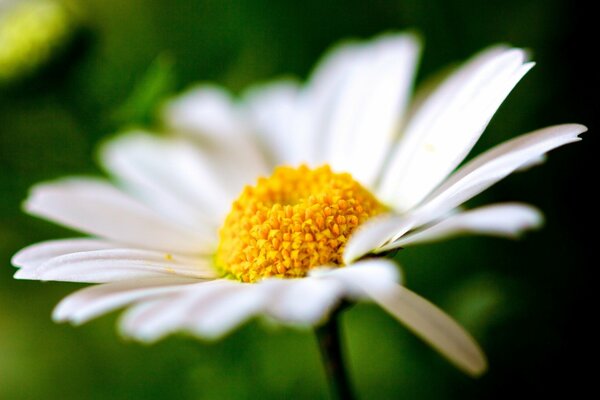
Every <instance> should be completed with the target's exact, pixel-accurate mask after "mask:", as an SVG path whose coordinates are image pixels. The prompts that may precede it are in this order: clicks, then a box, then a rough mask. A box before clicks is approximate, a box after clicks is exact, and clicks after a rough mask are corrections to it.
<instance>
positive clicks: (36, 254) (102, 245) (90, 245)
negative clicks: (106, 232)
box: [11, 238, 118, 268]
mask: <svg viewBox="0 0 600 400" xmlns="http://www.w3.org/2000/svg"><path fill="white" fill-rule="evenodd" d="M115 247H118V245H117V244H115V243H111V242H108V241H106V240H99V239H87V238H77V239H59V240H49V241H46V242H41V243H35V244H32V245H30V246H27V247H25V248H24V249H21V250H20V251H19V252H18V253H17V254H15V255H14V256H13V258H12V260H11V262H12V264H13V265H14V266H15V267H24V268H35V267H37V266H39V265H41V264H43V263H44V262H46V261H48V260H50V259H52V258H54V257H58V256H62V255H65V254H69V253H79V252H82V251H93V250H107V249H113V248H115Z"/></svg>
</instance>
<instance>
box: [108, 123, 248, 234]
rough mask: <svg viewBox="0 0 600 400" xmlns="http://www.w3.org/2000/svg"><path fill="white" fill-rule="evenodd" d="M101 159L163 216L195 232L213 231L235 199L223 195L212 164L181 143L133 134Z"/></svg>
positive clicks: (110, 145) (117, 142)
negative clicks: (201, 230)
mask: <svg viewBox="0 0 600 400" xmlns="http://www.w3.org/2000/svg"><path fill="white" fill-rule="evenodd" d="M100 156H101V160H102V163H103V164H104V166H105V167H106V168H107V169H108V171H109V172H111V173H112V174H113V175H114V176H116V177H117V178H118V179H119V180H120V181H121V182H123V184H124V185H125V187H126V188H127V189H131V190H133V191H134V193H136V194H137V195H138V197H140V198H143V199H145V201H146V202H148V203H149V205H151V206H153V207H154V208H155V209H157V210H158V211H159V212H160V213H162V214H164V215H165V216H167V217H169V218H173V219H175V220H177V221H178V222H179V223H181V224H184V225H187V224H190V225H193V226H194V227H195V228H196V229H197V228H198V227H200V228H204V229H207V231H208V232H212V231H214V229H216V227H218V225H219V224H220V223H221V219H222V216H223V215H224V214H225V213H226V211H227V207H228V206H229V203H230V202H231V200H232V199H233V198H234V196H236V195H237V193H228V192H226V191H225V190H224V189H225V188H224V187H223V185H222V184H221V182H220V181H219V180H218V179H217V176H216V175H215V174H214V173H212V170H213V169H214V168H215V165H212V164H210V163H209V162H208V160H207V159H205V158H202V152H201V151H199V150H197V149H195V148H194V147H192V146H190V144H189V143H186V142H184V141H182V140H177V139H172V138H171V139H167V138H162V137H157V136H155V135H149V134H145V133H142V132H131V133H126V134H124V135H121V136H119V137H118V138H116V139H112V140H110V141H109V142H107V143H106V144H105V145H104V146H103V147H102V149H101V152H100ZM221 161H222V163H223V164H226V163H227V162H228V161H227V160H221Z"/></svg>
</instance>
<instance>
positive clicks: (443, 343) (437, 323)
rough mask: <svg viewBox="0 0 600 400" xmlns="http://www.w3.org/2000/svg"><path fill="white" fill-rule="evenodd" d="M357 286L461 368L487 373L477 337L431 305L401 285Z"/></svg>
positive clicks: (475, 374)
mask: <svg viewBox="0 0 600 400" xmlns="http://www.w3.org/2000/svg"><path fill="white" fill-rule="evenodd" d="M357 285H359V286H361V287H362V289H363V290H364V291H365V292H366V293H367V295H368V296H369V297H370V298H371V299H372V300H373V301H375V302H376V303H378V304H379V305H380V306H381V307H383V308H384V309H385V310H386V311H388V312H389V313H390V314H391V315H393V316H394V317H395V318H396V319H398V320H399V321H400V322H402V323H403V324H405V325H406V327H407V328H409V329H410V330H411V331H413V332H414V333H415V334H416V335H417V336H419V337H420V338H422V339H423V340H424V341H426V342H427V343H429V344H430V345H431V346H432V347H433V348H435V349H436V350H437V351H439V352H440V353H441V354H442V355H443V356H445V357H446V358H447V359H448V360H449V361H450V362H452V363H453V364H454V365H456V366H457V367H458V368H460V369H462V370H463V371H465V372H466V373H468V374H470V375H473V376H478V375H481V374H482V373H484V372H485V370H486V369H487V361H486V358H485V355H484V353H483V351H482V350H481V348H480V347H479V345H478V344H477V342H476V341H475V340H474V339H473V337H472V336H471V335H470V334H469V333H468V332H467V331H465V330H464V329H463V328H462V327H461V326H460V325H458V324H457V323H456V322H455V321H454V320H453V319H452V318H450V317H449V316H448V315H447V314H445V313H444V312H443V311H442V310H440V309H439V308H437V307H436V306H435V305H433V304H432V303H430V302H429V301H427V300H425V299H424V298H422V297H421V296H419V295H417V294H416V293H413V292H411V291H410V290H408V289H407V288H405V287H400V286H397V285H395V286H390V287H389V288H388V289H387V290H385V291H381V290H373V289H372V288H370V287H369V285H368V284H367V283H366V282H357Z"/></svg>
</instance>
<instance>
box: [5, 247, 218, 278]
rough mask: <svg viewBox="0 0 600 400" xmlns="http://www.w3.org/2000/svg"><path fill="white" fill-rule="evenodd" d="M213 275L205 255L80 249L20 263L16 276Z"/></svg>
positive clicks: (135, 250) (136, 276)
mask: <svg viewBox="0 0 600 400" xmlns="http://www.w3.org/2000/svg"><path fill="white" fill-rule="evenodd" d="M165 276H167V277H169V276H175V277H177V276H179V277H190V278H197V279H214V278H216V273H215V271H214V269H213V267H212V262H211V261H210V260H208V259H202V258H200V257H197V258H187V257H183V256H178V255H172V254H169V253H166V254H165V253H161V252H157V251H150V250H138V249H110V250H94V251H84V252H80V253H71V254H65V255H62V256H58V257H54V258H52V259H50V260H48V261H46V262H44V263H42V264H40V265H37V266H33V267H22V268H21V269H20V270H18V271H17V273H16V274H15V278H17V279H36V280H43V281H51V280H55V281H65V282H88V283H104V282H115V281H122V280H127V279H141V278H151V277H165Z"/></svg>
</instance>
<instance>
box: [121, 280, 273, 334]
mask: <svg viewBox="0 0 600 400" xmlns="http://www.w3.org/2000/svg"><path fill="white" fill-rule="evenodd" d="M265 295H266V291H263V290H260V289H257V285H247V284H242V283H239V282H235V281H230V280H224V279H221V280H216V281H212V282H207V283H202V284H196V285H193V286H190V287H189V288H187V290H185V291H181V292H179V293H177V294H175V295H173V296H170V297H167V298H164V299H160V300H156V301H152V302H145V303H142V304H139V305H137V306H134V307H132V308H131V309H130V310H129V311H128V312H127V313H126V314H125V316H124V318H123V320H122V323H121V328H122V330H123V332H124V334H125V335H127V336H131V337H134V338H136V339H138V340H143V341H147V342H152V341H155V340H158V339H160V338H161V337H163V336H165V335H167V334H169V333H171V332H174V331H178V330H187V331H191V332H193V333H194V334H196V335H198V336H200V337H203V338H207V339H213V338H216V337H219V336H221V335H224V334H225V333H227V332H228V331H229V330H231V329H233V328H234V327H236V326H237V325H239V324H241V323H243V322H244V321H246V320H247V319H248V318H250V317H252V316H254V315H256V314H257V313H258V312H260V310H261V309H262V308H263V304H264V298H265Z"/></svg>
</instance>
